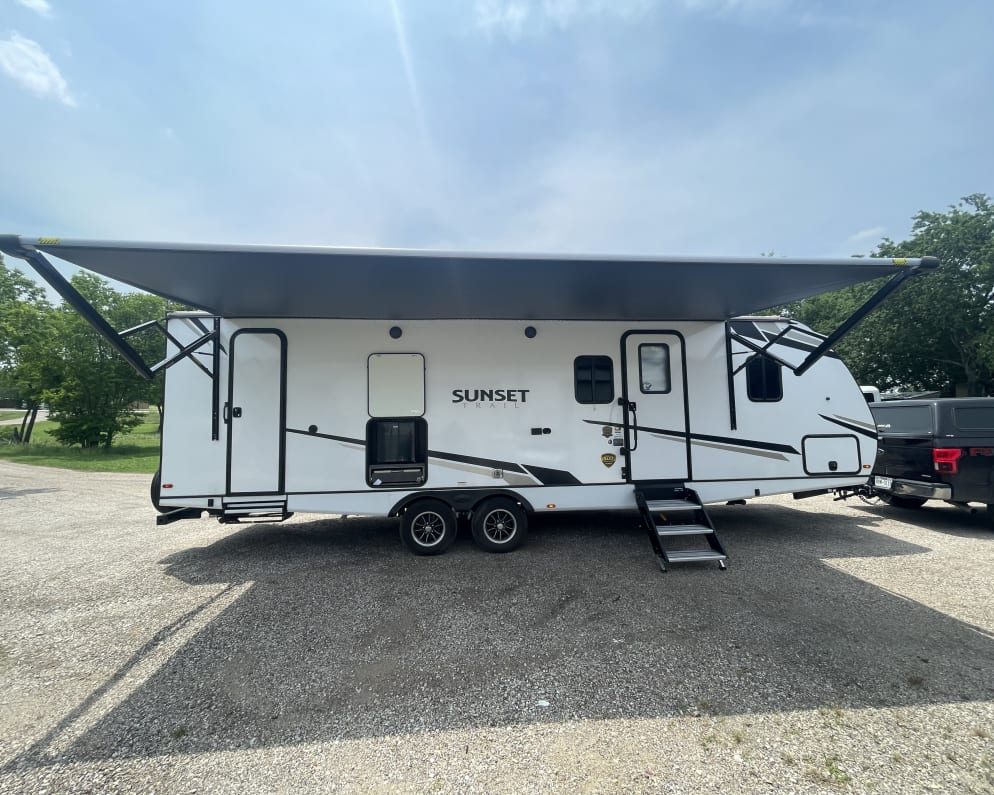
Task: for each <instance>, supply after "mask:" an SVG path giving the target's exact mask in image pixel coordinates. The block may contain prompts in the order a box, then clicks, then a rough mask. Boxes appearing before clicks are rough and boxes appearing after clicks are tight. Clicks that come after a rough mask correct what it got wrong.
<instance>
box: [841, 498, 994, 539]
mask: <svg viewBox="0 0 994 795" xmlns="http://www.w3.org/2000/svg"><path fill="white" fill-rule="evenodd" d="M849 505H850V507H852V508H853V509H854V510H853V515H855V516H860V515H862V516H863V517H865V518H867V519H868V518H870V517H872V518H873V519H874V520H877V521H882V520H884V519H895V520H897V521H899V522H901V523H902V524H906V525H911V526H912V527H918V528H920V529H922V530H928V531H931V532H936V533H942V534H943V535H952V536H959V537H960V538H988V539H990V541H991V543H992V544H994V518H992V517H991V516H990V515H989V514H988V513H987V508H986V506H983V505H981V506H979V507H978V506H971V507H970V508H957V507H955V506H952V505H943V504H942V503H935V504H932V503H926V504H925V505H923V506H922V507H921V508H895V507H893V506H890V505H883V504H880V505H867V504H866V503H860V502H858V501H853V500H851V501H850V503H849Z"/></svg>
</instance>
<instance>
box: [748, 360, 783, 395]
mask: <svg viewBox="0 0 994 795" xmlns="http://www.w3.org/2000/svg"><path fill="white" fill-rule="evenodd" d="M782 371H783V368H782V367H781V366H780V365H779V364H777V363H776V362H775V361H773V360H772V359H769V358H767V357H766V356H753V357H752V358H751V359H750V360H749V363H748V364H747V365H746V391H747V392H748V394H749V400H753V401H758V402H760V403H772V402H775V401H777V400H780V399H781V398H782V397H783V372H782Z"/></svg>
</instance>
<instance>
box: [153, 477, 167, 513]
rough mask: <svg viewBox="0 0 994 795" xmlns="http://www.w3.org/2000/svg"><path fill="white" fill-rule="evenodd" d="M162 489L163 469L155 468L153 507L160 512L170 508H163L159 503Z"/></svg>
mask: <svg viewBox="0 0 994 795" xmlns="http://www.w3.org/2000/svg"><path fill="white" fill-rule="evenodd" d="M161 491H162V470H161V469H157V470H155V474H154V475H152V488H151V492H152V494H151V496H152V507H153V508H155V510H157V511H158V512H159V513H165V512H166V511H167V510H168V509H167V508H163V507H162V506H161V505H159V494H160V492H161Z"/></svg>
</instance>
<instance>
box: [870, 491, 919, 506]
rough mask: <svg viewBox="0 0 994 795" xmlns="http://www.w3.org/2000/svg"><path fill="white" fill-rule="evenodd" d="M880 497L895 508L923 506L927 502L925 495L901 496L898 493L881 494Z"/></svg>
mask: <svg viewBox="0 0 994 795" xmlns="http://www.w3.org/2000/svg"><path fill="white" fill-rule="evenodd" d="M880 499H881V500H883V501H884V502H886V503H887V504H888V505H893V506H894V507H895V508H921V507H922V506H923V505H924V504H925V503H926V502H927V500H926V499H925V498H924V497H900V496H898V495H897V494H881V495H880Z"/></svg>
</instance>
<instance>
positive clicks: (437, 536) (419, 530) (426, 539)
mask: <svg viewBox="0 0 994 795" xmlns="http://www.w3.org/2000/svg"><path fill="white" fill-rule="evenodd" d="M400 540H401V541H403V542H404V546H406V547H407V548H408V549H409V550H411V552H413V553H414V554H415V555H441V554H442V553H443V552H445V550H447V549H448V548H449V547H451V546H452V544H453V543H454V542H455V540H456V514H455V511H453V510H452V508H450V507H449V506H448V505H446V504H445V503H444V502H442V501H441V500H418V501H417V502H413V503H411V504H410V505H408V506H407V509H406V510H405V511H404V513H403V515H401V517H400Z"/></svg>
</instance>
